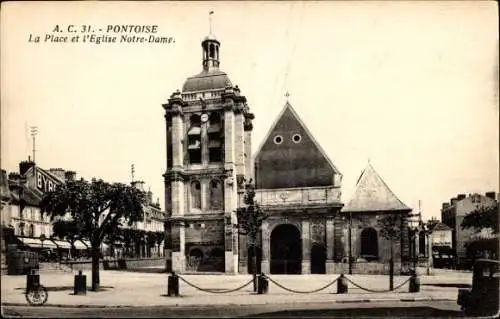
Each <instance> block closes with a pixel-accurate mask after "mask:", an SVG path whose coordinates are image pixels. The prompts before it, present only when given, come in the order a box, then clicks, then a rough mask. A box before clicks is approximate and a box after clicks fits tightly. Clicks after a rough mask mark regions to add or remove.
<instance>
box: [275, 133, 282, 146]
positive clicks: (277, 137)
mask: <svg viewBox="0 0 500 319" xmlns="http://www.w3.org/2000/svg"><path fill="white" fill-rule="evenodd" d="M281 143H283V137H282V136H281V135H276V136H275V137H274V144H281Z"/></svg>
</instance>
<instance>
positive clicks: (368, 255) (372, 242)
mask: <svg viewBox="0 0 500 319" xmlns="http://www.w3.org/2000/svg"><path fill="white" fill-rule="evenodd" d="M361 257H363V258H364V259H366V260H368V261H371V260H376V259H378V236H377V231H376V230H375V229H373V228H371V227H370V228H365V229H363V231H362V232H361Z"/></svg>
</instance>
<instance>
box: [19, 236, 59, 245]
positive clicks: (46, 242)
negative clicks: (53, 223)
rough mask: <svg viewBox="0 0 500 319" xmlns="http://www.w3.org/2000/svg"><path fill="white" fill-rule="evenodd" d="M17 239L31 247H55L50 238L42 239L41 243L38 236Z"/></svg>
mask: <svg viewBox="0 0 500 319" xmlns="http://www.w3.org/2000/svg"><path fill="white" fill-rule="evenodd" d="M19 240H20V241H21V242H22V243H23V244H25V245H26V246H28V247H32V248H57V246H56V245H55V244H54V243H53V242H52V241H51V240H48V239H46V240H44V241H43V244H42V241H41V240H40V239H39V238H24V237H23V238H21V237H20V238H19Z"/></svg>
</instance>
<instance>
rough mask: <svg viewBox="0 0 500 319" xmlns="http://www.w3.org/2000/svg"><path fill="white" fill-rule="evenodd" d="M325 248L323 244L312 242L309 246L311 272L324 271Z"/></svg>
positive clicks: (322, 272) (320, 272)
mask: <svg viewBox="0 0 500 319" xmlns="http://www.w3.org/2000/svg"><path fill="white" fill-rule="evenodd" d="M325 263H326V249H325V246H323V245H320V244H317V243H314V244H313V246H312V248H311V274H324V273H326V265H325Z"/></svg>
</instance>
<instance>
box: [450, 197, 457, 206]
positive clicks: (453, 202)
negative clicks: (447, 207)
mask: <svg viewBox="0 0 500 319" xmlns="http://www.w3.org/2000/svg"><path fill="white" fill-rule="evenodd" d="M456 202H457V198H456V197H453V198H452V199H451V200H450V204H451V206H453V205H455V203H456Z"/></svg>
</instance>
